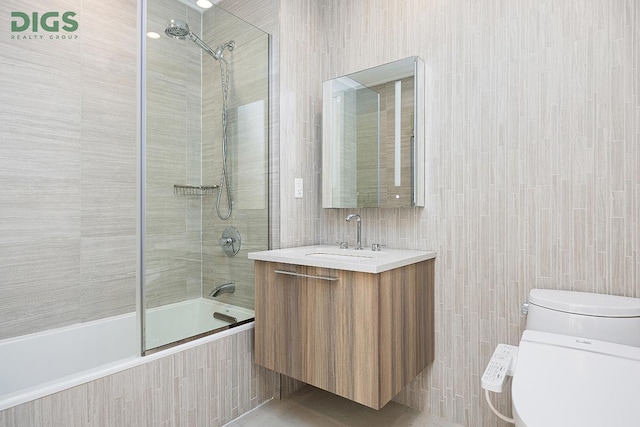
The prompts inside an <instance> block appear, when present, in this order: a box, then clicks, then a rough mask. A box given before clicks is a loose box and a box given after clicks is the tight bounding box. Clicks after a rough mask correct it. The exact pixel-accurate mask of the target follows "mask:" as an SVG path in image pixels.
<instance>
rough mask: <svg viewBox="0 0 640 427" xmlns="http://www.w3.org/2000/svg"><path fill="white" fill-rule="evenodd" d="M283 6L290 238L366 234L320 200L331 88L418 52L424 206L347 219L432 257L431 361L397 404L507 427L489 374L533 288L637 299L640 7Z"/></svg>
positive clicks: (504, 402)
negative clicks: (324, 90) (327, 86)
mask: <svg viewBox="0 0 640 427" xmlns="http://www.w3.org/2000/svg"><path fill="white" fill-rule="evenodd" d="M281 4H282V7H281V36H282V38H281V58H280V60H281V62H282V63H283V64H287V65H286V66H283V67H282V75H283V78H282V79H281V82H282V86H283V87H282V91H281V94H282V99H281V115H282V117H283V118H282V120H281V126H282V128H281V142H280V147H281V148H280V149H281V157H282V158H285V156H286V158H288V159H291V160H290V161H289V163H288V164H287V166H286V167H283V168H282V170H281V180H282V186H281V187H282V192H281V196H282V201H281V208H282V215H281V228H282V233H281V236H282V237H281V244H282V246H283V247H290V246H295V245H299V244H311V243H319V242H323V243H324V242H326V243H329V244H333V243H334V242H335V241H338V240H345V238H347V239H348V240H349V241H350V242H354V241H355V227H353V225H352V224H349V223H346V222H345V220H344V218H345V217H346V214H347V213H350V212H352V210H344V209H340V210H325V211H322V209H321V208H320V194H321V191H320V190H321V189H320V187H319V185H320V180H319V179H318V178H319V176H320V174H321V171H322V165H321V164H320V159H321V153H320V142H321V134H320V130H319V128H320V124H321V117H320V113H321V87H320V82H321V81H322V80H326V79H328V78H333V77H336V76H338V75H343V74H347V73H350V72H354V71H357V70H360V69H364V68H368V67H371V66H373V65H377V64H380V63H384V62H389V61H391V60H395V59H399V58H404V57H407V56H411V55H418V56H420V57H422V59H424V61H425V64H426V74H427V76H426V111H425V125H426V140H427V151H428V171H427V188H428V190H427V191H428V194H427V199H426V200H427V206H426V207H425V208H424V209H361V210H353V211H356V212H358V213H360V214H361V215H362V218H363V238H364V239H366V241H367V243H368V244H370V243H372V242H380V243H383V244H387V245H388V246H390V247H399V248H419V249H435V250H437V251H438V258H437V261H436V325H435V326H436V337H437V342H436V346H437V347H436V360H435V362H434V364H433V365H432V366H431V367H430V368H428V369H427V370H425V372H423V373H422V374H421V375H420V376H419V377H418V378H417V379H416V380H415V381H414V382H413V383H412V384H411V385H410V386H408V387H407V389H406V390H404V391H403V392H402V393H401V394H400V395H399V396H398V397H397V400H399V401H401V402H404V403H406V404H409V405H411V406H413V407H416V408H418V409H420V410H424V411H428V412H431V413H434V414H437V415H440V416H443V417H445V418H448V419H450V420H453V421H456V422H458V423H461V424H463V425H469V426H495V425H500V424H499V422H498V420H497V419H496V417H495V416H493V415H492V414H491V413H490V410H488V408H487V405H486V403H485V402H484V400H483V398H482V397H481V393H480V386H479V377H480V375H481V374H482V371H483V370H484V367H485V365H486V363H487V361H488V359H489V357H490V355H491V352H492V351H493V349H494V347H495V345H496V344H497V343H499V342H506V343H510V344H517V342H518V339H519V335H520V333H521V330H522V327H523V324H524V319H523V318H521V317H520V315H519V307H520V305H521V303H522V302H524V300H525V298H526V295H527V293H528V291H529V290H530V289H531V288H558V289H573V290H585V291H594V292H601V293H610V294H616V295H627V296H635V297H640V277H639V272H640V254H639V249H640V241H639V238H638V236H639V235H640V223H639V218H638V215H639V213H638V212H639V211H640V144H639V142H640V141H639V133H640V89H639V84H640V82H639V76H640V70H639V69H638V64H639V61H640V31H639V28H638V27H639V25H640V6H638V3H637V2H635V1H632V0H627V1H612V2H599V1H582V0H581V1H578V0H551V1H542V0H540V1H533V0H526V1H521V2H510V1H478V2H468V1H449V2H441V1H424V0H408V1H402V2H400V1H397V2H388V1H384V0H374V1H369V0H367V1H363V0H355V1H350V2H342V1H339V0H319V1H306V2H299V1H296V0H282V2H281ZM307 23H308V24H307ZM285 75H286V78H285ZM296 176H301V177H304V178H305V198H304V199H294V198H293V194H292V193H293V178H294V177H296ZM508 405H509V400H508V395H504V396H501V397H500V398H499V407H500V408H501V409H503V410H504V411H508V410H509V409H508Z"/></svg>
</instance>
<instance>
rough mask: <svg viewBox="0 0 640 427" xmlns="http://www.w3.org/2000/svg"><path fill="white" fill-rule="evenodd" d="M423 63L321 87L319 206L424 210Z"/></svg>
mask: <svg viewBox="0 0 640 427" xmlns="http://www.w3.org/2000/svg"><path fill="white" fill-rule="evenodd" d="M423 82H424V62H423V61H422V59H420V58H419V57H417V56H412V57H409V58H405V59H401V60H398V61H394V62H390V63H388V64H384V65H380V66H378V67H374V68H370V69H367V70H364V71H359V72H357V73H353V74H348V75H346V76H342V77H338V78H336V79H332V80H328V81H326V82H324V83H323V84H322V113H323V116H322V169H323V174H322V207H323V208H361V207H380V208H397V207H422V206H424V198H425V195H424V192H425V190H424V176H425V175H424V174H425V149H424V83H423Z"/></svg>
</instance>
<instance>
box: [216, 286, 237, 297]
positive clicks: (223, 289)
mask: <svg viewBox="0 0 640 427" xmlns="http://www.w3.org/2000/svg"><path fill="white" fill-rule="evenodd" d="M235 291H236V285H235V284H233V283H225V284H224V285H220V286H216V287H215V288H213V290H212V291H211V292H210V293H209V296H210V297H214V298H215V297H217V296H219V295H221V294H232V293H234V292H235Z"/></svg>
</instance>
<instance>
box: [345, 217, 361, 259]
mask: <svg viewBox="0 0 640 427" xmlns="http://www.w3.org/2000/svg"><path fill="white" fill-rule="evenodd" d="M354 218H355V220H356V227H357V228H356V230H357V234H356V247H355V249H357V250H362V218H360V215H358V214H349V215H347V222H351V220H352V219H354Z"/></svg>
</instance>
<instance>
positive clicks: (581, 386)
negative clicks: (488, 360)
mask: <svg viewBox="0 0 640 427" xmlns="http://www.w3.org/2000/svg"><path fill="white" fill-rule="evenodd" d="M523 313H526V314H527V322H526V328H525V331H524V333H523V334H522V338H521V340H520V343H519V345H518V348H517V356H516V357H514V358H513V364H512V366H511V369H510V371H511V372H510V374H512V375H513V381H512V383H511V395H512V410H513V422H514V423H515V425H516V426H518V427H520V426H522V427H554V426H558V427H560V426H562V427H572V426H576V427H578V426H579V427H591V426H593V427H604V426H616V427H625V426H629V427H632V426H640V299H636V298H626V297H618V296H612V295H600V294H591V293H584V292H571V291H559V290H545V289H534V290H532V291H531V292H530V294H529V301H528V303H527V304H525V305H524V306H523Z"/></svg>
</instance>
